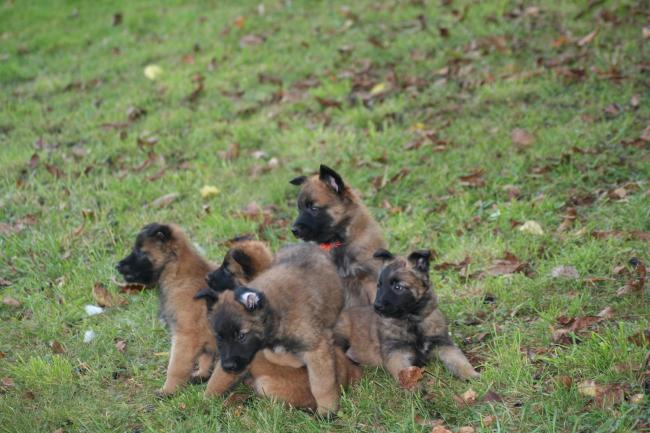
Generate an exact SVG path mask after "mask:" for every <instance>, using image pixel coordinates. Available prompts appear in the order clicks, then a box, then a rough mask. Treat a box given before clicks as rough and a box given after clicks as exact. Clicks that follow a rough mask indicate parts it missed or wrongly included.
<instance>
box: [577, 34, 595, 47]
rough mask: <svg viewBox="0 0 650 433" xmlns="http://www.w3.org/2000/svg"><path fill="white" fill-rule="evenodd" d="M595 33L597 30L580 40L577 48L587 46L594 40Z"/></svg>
mask: <svg viewBox="0 0 650 433" xmlns="http://www.w3.org/2000/svg"><path fill="white" fill-rule="evenodd" d="M597 33H598V30H594V31H593V32H591V33H589V34H587V35H585V36H584V37H583V38H581V39H580V40H579V41H578V46H579V47H584V46H585V45H588V44H589V43H590V42H591V41H593V40H594V38H595V37H596V34H597Z"/></svg>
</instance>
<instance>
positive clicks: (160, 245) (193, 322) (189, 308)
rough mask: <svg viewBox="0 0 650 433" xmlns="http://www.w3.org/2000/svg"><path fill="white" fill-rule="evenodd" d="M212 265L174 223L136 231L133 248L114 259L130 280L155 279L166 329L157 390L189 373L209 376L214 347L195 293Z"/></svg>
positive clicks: (169, 389) (168, 389) (167, 390)
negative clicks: (166, 351) (166, 349)
mask: <svg viewBox="0 0 650 433" xmlns="http://www.w3.org/2000/svg"><path fill="white" fill-rule="evenodd" d="M214 268H215V266H213V265H211V264H210V263H208V262H207V261H205V260H204V259H203V258H202V257H201V256H200V255H199V254H198V253H197V252H196V250H195V249H194V248H193V247H192V245H191V243H190V241H189V240H188V239H187V236H186V235H185V233H184V232H183V230H181V229H180V228H179V227H178V226H176V225H173V224H157V223H154V224H149V225H147V226H146V227H144V228H143V229H142V230H141V231H140V233H139V234H138V236H137V238H136V241H135V245H134V247H133V251H132V252H131V254H129V255H128V256H127V257H125V258H124V259H123V260H121V261H120V262H119V263H118V264H117V270H118V271H119V272H120V274H122V275H123V276H124V279H125V280H126V281H127V282H129V283H141V284H146V285H150V284H158V287H159V295H160V317H161V319H163V320H164V321H165V323H166V325H167V326H168V328H169V330H170V332H171V337H172V338H171V342H172V345H171V351H170V357H169V365H168V367H167V378H166V380H165V384H164V385H163V387H162V389H161V390H160V391H159V394H161V395H167V394H171V393H173V392H175V391H176V390H177V389H178V387H179V386H181V385H184V384H185V383H186V382H187V381H188V380H189V379H190V376H191V374H192V370H193V368H194V365H195V363H197V362H198V371H197V372H196V374H195V376H197V377H198V378H206V379H207V378H208V377H209V375H210V370H211V368H212V365H213V362H214V356H215V354H216V352H217V346H216V342H215V339H214V334H213V333H212V329H211V328H210V326H209V324H208V318H207V308H206V307H205V304H204V303H203V302H201V301H198V300H195V299H194V295H195V294H196V293H197V292H198V291H199V290H201V289H202V288H203V287H205V276H206V275H207V274H208V273H209V272H210V271H212V270H213V269H214Z"/></svg>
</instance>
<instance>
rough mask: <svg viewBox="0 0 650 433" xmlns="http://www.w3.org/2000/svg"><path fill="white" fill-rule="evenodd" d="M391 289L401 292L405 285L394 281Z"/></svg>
mask: <svg viewBox="0 0 650 433" xmlns="http://www.w3.org/2000/svg"><path fill="white" fill-rule="evenodd" d="M393 290H395V291H396V292H398V293H399V292H403V291H404V290H406V286H405V285H403V284H402V283H394V284H393Z"/></svg>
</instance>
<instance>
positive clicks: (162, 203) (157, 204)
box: [149, 192, 180, 209]
mask: <svg viewBox="0 0 650 433" xmlns="http://www.w3.org/2000/svg"><path fill="white" fill-rule="evenodd" d="M179 197H180V194H179V193H177V192H171V193H169V194H165V195H163V196H161V197H158V198H157V199H155V200H154V201H152V202H151V203H149V207H154V208H158V209H162V208H165V207H167V206H169V205H170V204H172V203H173V202H174V201H176V199H178V198H179Z"/></svg>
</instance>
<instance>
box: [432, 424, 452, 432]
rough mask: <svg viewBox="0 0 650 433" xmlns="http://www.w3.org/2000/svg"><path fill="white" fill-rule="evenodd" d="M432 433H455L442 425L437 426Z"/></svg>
mask: <svg viewBox="0 0 650 433" xmlns="http://www.w3.org/2000/svg"><path fill="white" fill-rule="evenodd" d="M431 433H454V432H452V431H451V430H448V429H446V428H444V427H443V426H441V425H437V426H435V427H434V428H432V429H431Z"/></svg>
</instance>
